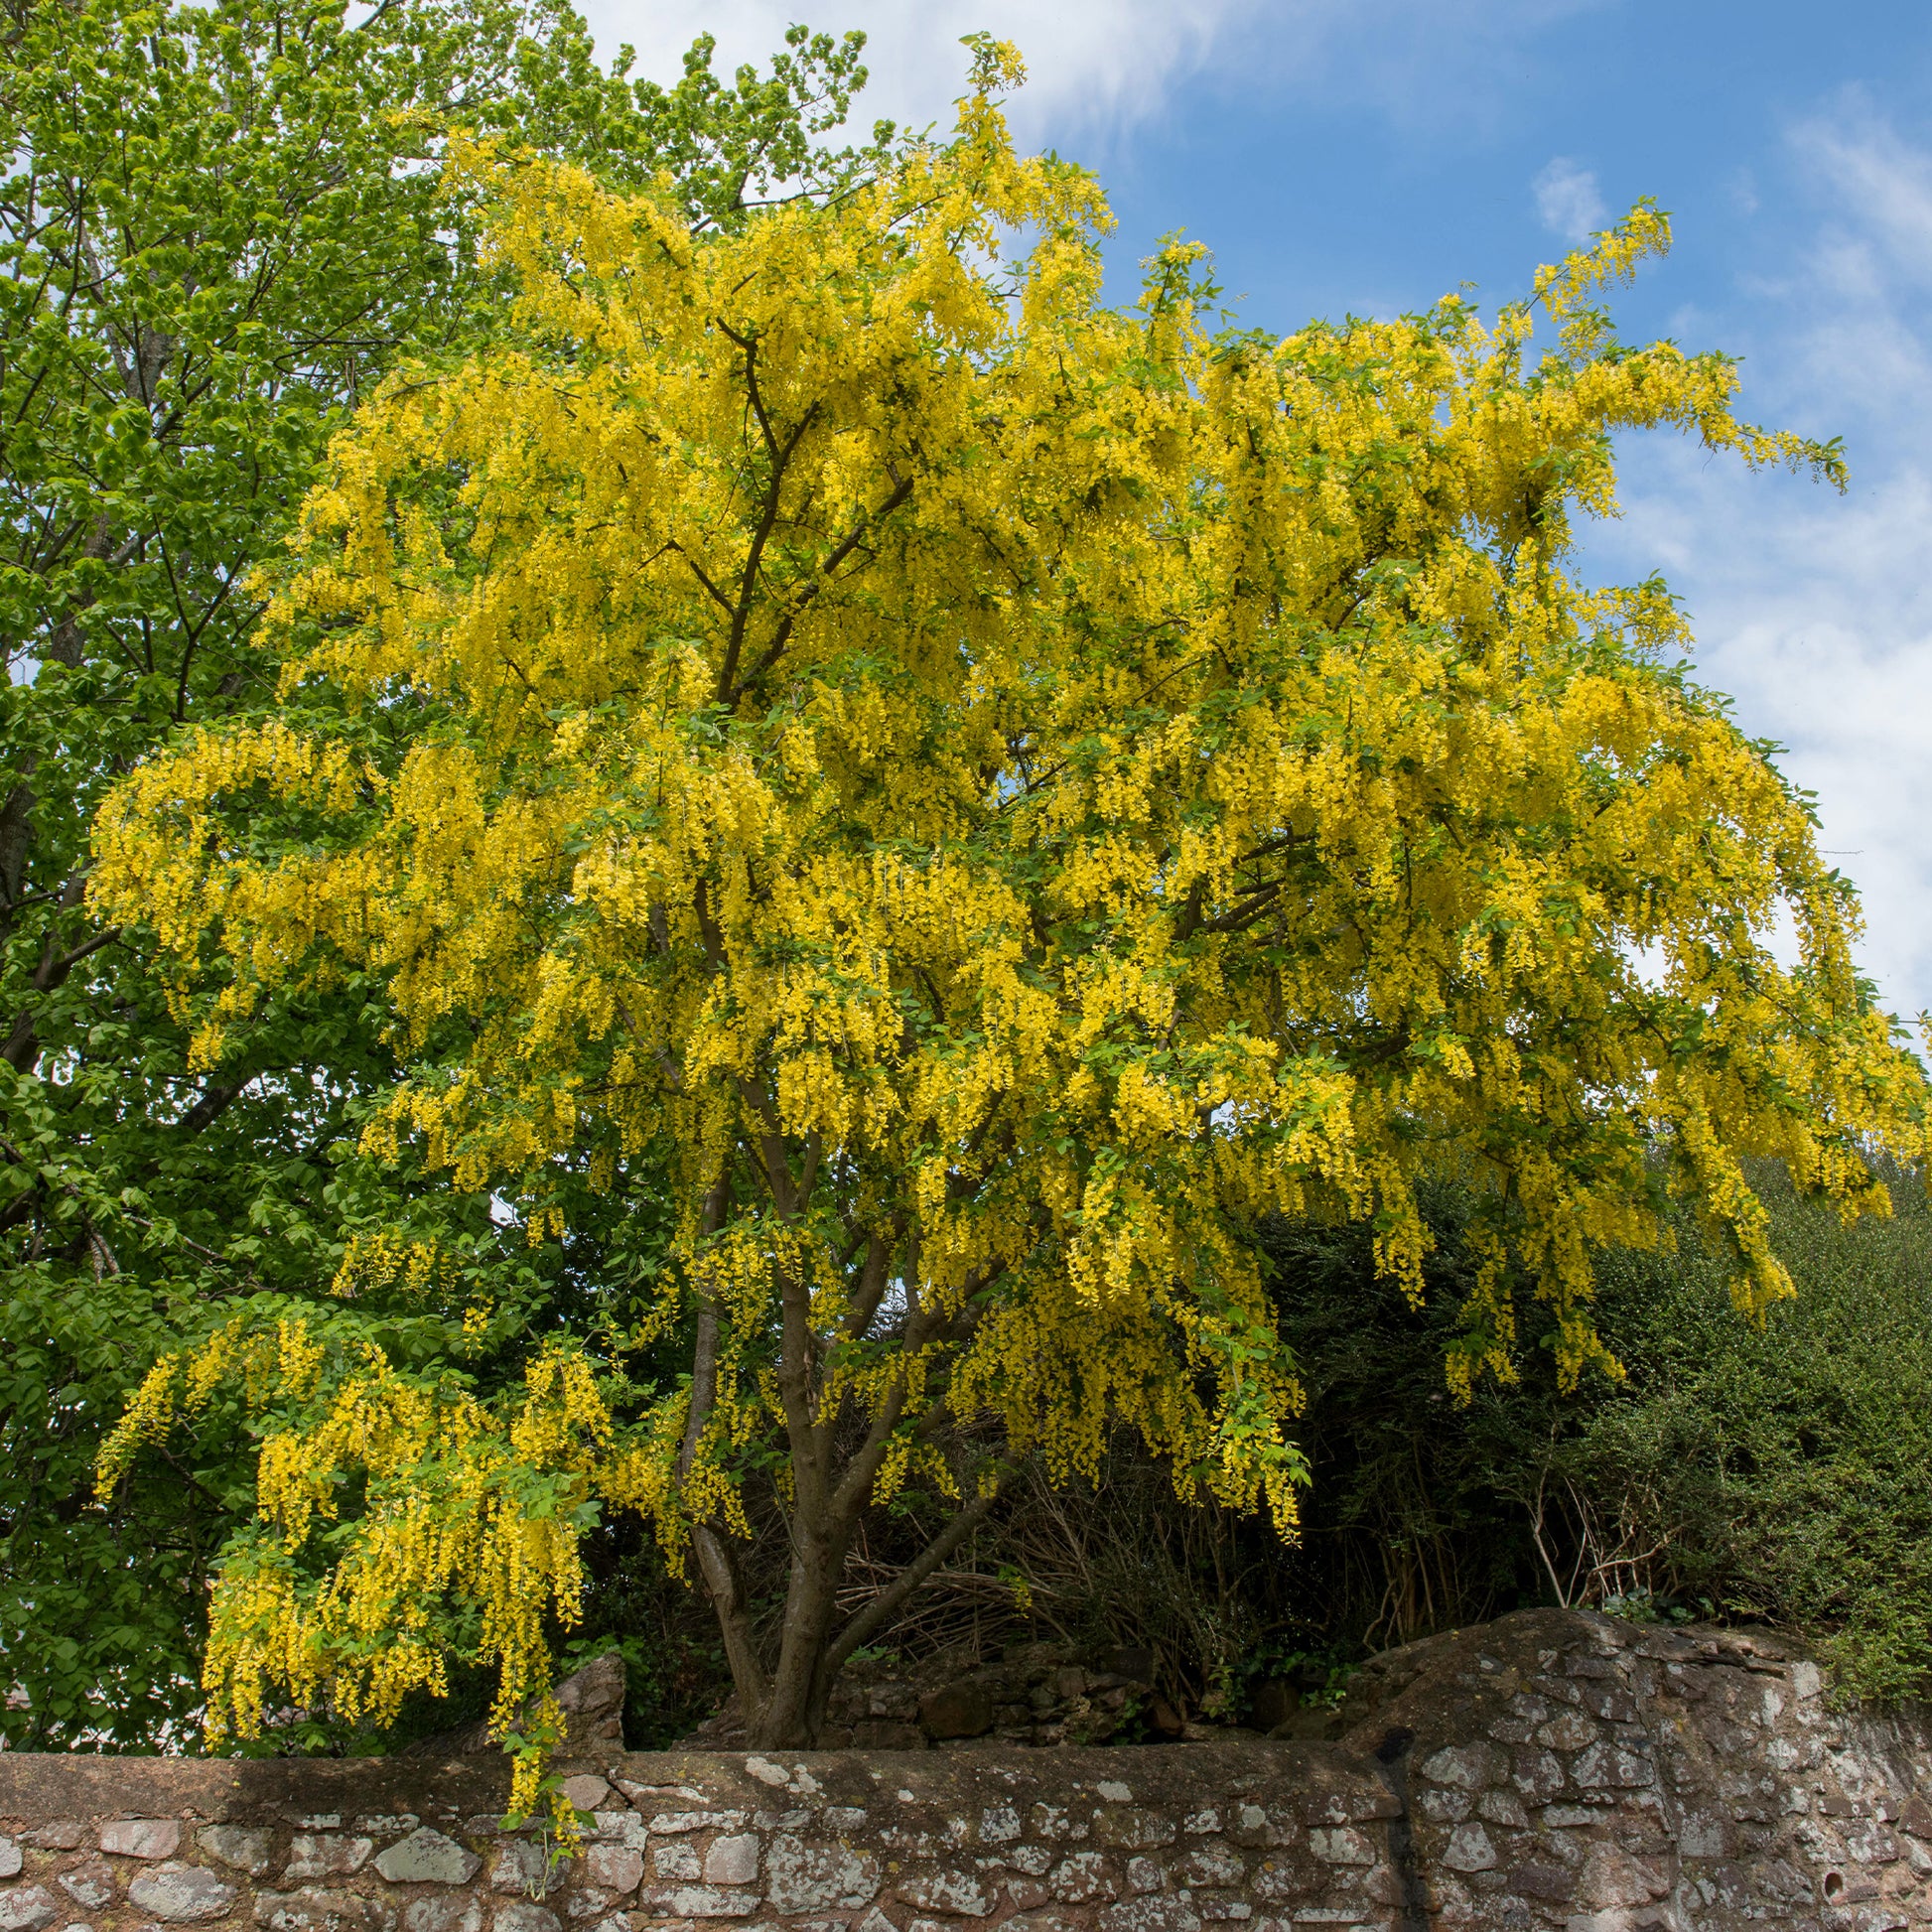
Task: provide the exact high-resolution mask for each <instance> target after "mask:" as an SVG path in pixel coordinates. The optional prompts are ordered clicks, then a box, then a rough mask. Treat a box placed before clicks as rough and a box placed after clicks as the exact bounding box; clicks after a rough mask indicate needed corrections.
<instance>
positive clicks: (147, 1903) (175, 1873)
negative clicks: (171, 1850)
mask: <svg viewBox="0 0 1932 1932" xmlns="http://www.w3.org/2000/svg"><path fill="white" fill-rule="evenodd" d="M127 1896H128V1902H129V1903H130V1904H132V1905H136V1906H138V1907H139V1908H140V1909H141V1910H142V1911H144V1912H152V1913H153V1914H154V1915H155V1917H156V1918H158V1919H164V1920H166V1921H167V1923H168V1924H170V1925H195V1924H199V1923H200V1922H201V1921H203V1920H205V1919H215V1918H226V1917H227V1916H228V1914H229V1913H230V1912H231V1911H232V1910H233V1909H234V1902H235V1888H234V1887H233V1886H232V1885H231V1884H229V1883H228V1881H227V1880H226V1879H225V1878H218V1877H216V1876H215V1874H214V1873H213V1872H211V1871H210V1870H208V1869H207V1866H206V1865H199V1864H158V1865H156V1866H155V1867H154V1869H153V1870H152V1871H143V1872H139V1873H137V1874H136V1876H135V1879H134V1882H133V1883H132V1884H131V1885H129V1886H128V1888H127Z"/></svg>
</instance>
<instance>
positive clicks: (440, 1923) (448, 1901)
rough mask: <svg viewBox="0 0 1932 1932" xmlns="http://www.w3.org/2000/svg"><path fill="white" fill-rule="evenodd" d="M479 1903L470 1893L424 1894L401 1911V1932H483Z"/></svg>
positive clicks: (475, 1894)
mask: <svg viewBox="0 0 1932 1932" xmlns="http://www.w3.org/2000/svg"><path fill="white" fill-rule="evenodd" d="M402 1932H483V1899H482V1898H481V1897H480V1896H479V1895H478V1894H477V1893H476V1892H473V1891H468V1892H442V1891H432V1892H425V1893H424V1894H423V1896H422V1897H421V1898H412V1899H411V1900H410V1901H409V1903H408V1904H407V1905H405V1906H404V1907H403V1911H402Z"/></svg>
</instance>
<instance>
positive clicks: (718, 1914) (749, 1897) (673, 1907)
mask: <svg viewBox="0 0 1932 1932" xmlns="http://www.w3.org/2000/svg"><path fill="white" fill-rule="evenodd" d="M637 1898H638V1903H639V1904H640V1905H641V1906H642V1907H643V1908H644V1910H645V1911H647V1912H651V1913H654V1914H656V1915H657V1916H658V1917H660V1918H750V1917H751V1916H752V1914H753V1913H754V1912H756V1911H757V1910H758V1908H759V1899H758V1893H757V1892H751V1891H726V1890H724V1889H722V1888H721V1887H719V1886H717V1885H653V1886H651V1887H650V1888H649V1889H648V1890H646V1891H642V1892H639V1893H638V1895H637ZM496 1923H497V1928H498V1932H501V1927H502V1914H501V1913H500V1912H499V1913H498V1914H497V1916H496Z"/></svg>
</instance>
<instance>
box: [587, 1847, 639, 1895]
mask: <svg viewBox="0 0 1932 1932" xmlns="http://www.w3.org/2000/svg"><path fill="white" fill-rule="evenodd" d="M584 1875H585V1877H587V1878H588V1879H589V1880H590V1881H591V1883H592V1884H594V1885H597V1886H599V1887H600V1888H601V1889H602V1890H604V1891H608V1892H610V1893H612V1894H613V1895H614V1896H615V1897H619V1898H621V1897H622V1896H623V1894H624V1893H625V1892H631V1891H635V1890H636V1889H637V1887H638V1886H639V1885H640V1884H642V1883H643V1880H644V1855H643V1854H642V1853H641V1852H639V1851H636V1850H634V1849H633V1848H632V1847H630V1846H628V1845H597V1844H593V1845H589V1846H586V1847H585V1849H584Z"/></svg>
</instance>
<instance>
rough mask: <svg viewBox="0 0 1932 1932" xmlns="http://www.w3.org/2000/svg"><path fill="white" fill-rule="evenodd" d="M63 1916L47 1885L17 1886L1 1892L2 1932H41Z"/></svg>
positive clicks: (0, 1927) (0, 1916)
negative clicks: (44, 1927)
mask: <svg viewBox="0 0 1932 1932" xmlns="http://www.w3.org/2000/svg"><path fill="white" fill-rule="evenodd" d="M60 1916H61V1908H60V1906H59V1905H57V1904H56V1903H55V1902H54V1894H53V1893H52V1892H51V1891H49V1890H48V1889H47V1887H46V1886H45V1885H16V1886H14V1887H13V1888H12V1889H11V1890H9V1891H0V1932H41V1927H42V1926H44V1925H52V1924H53V1923H54V1921H55V1920H56V1919H57V1918H59V1917H60Z"/></svg>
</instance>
